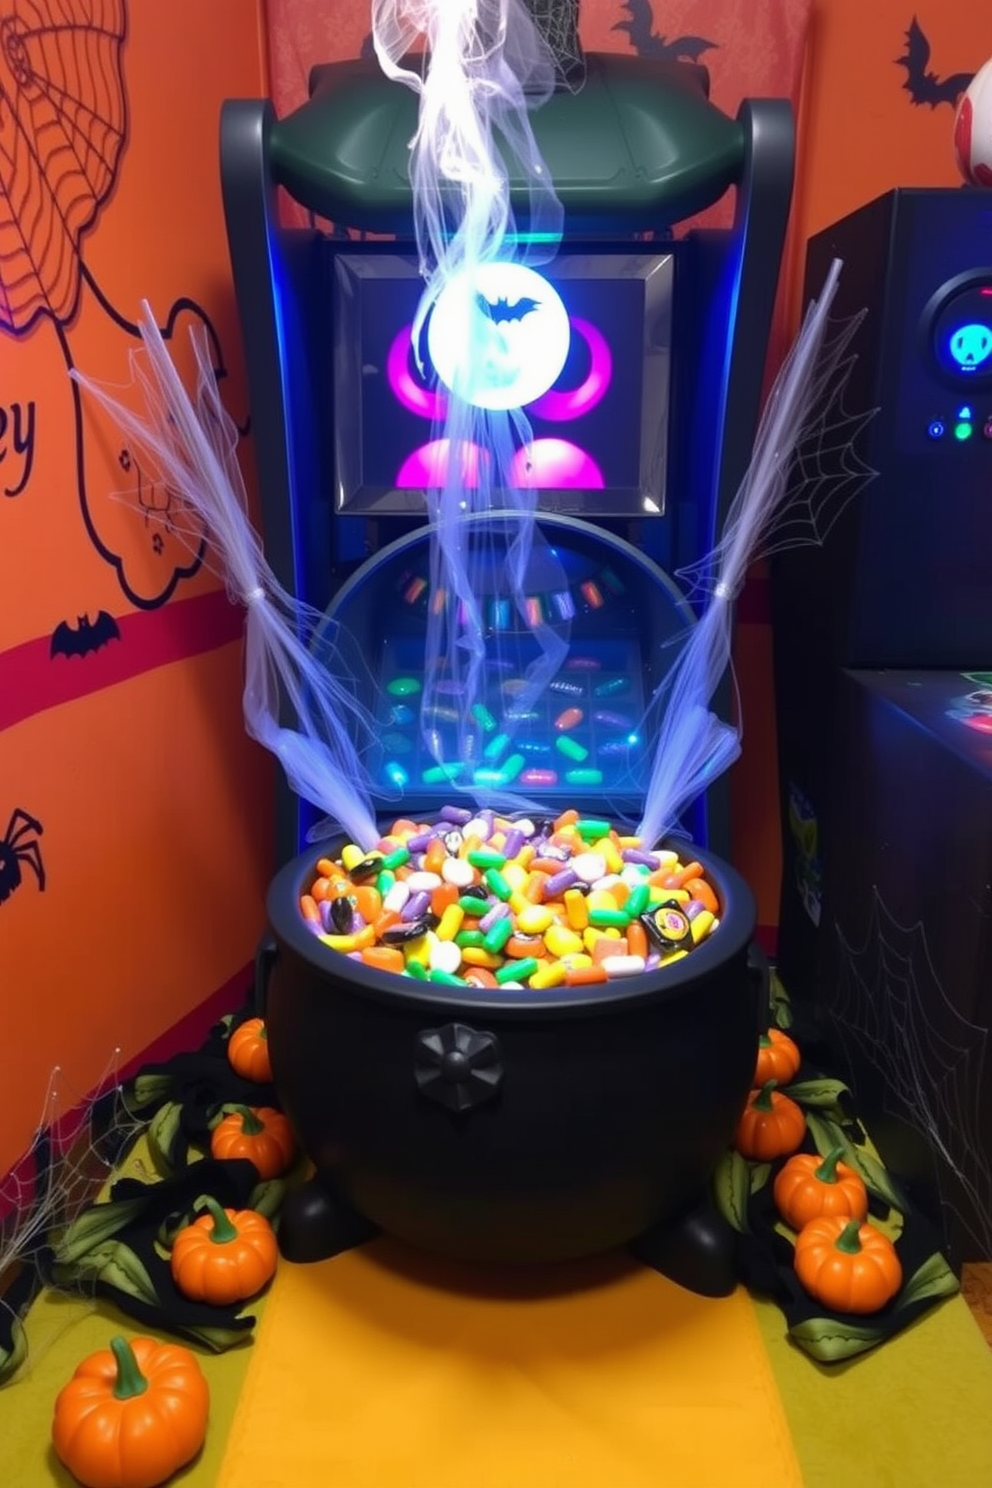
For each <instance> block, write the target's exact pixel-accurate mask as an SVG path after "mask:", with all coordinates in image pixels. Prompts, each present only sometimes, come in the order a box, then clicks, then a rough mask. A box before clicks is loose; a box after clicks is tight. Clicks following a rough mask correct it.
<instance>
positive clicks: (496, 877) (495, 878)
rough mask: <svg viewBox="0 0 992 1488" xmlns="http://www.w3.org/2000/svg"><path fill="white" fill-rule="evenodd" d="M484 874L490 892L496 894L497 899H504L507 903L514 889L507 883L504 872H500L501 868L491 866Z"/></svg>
mask: <svg viewBox="0 0 992 1488" xmlns="http://www.w3.org/2000/svg"><path fill="white" fill-rule="evenodd" d="M484 876H485V880H486V887H487V888H488V889H489V891H490V893H493V894H495V895H496V898H497V899H502V901H503V903H504V904H506V903H507V902H508V900H509V899H510V897H511V896H512V894H513V890H512V889H511V887H510V885H509V884H508V883H507V881H506V879H505V878H504V877H503V875H502V873H500V871H499V869H498V868H490V869H488V871H487V872H486V874H485V875H484Z"/></svg>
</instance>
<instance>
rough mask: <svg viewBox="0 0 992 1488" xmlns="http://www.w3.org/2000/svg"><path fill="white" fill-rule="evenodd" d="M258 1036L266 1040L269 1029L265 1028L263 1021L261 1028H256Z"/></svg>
mask: <svg viewBox="0 0 992 1488" xmlns="http://www.w3.org/2000/svg"><path fill="white" fill-rule="evenodd" d="M258 1036H259V1038H260V1039H265V1040H268V1037H269V1030H268V1029H267V1028H266V1026H265V1024H264V1023H263V1024H262V1026H261V1028H260V1029H259V1030H258Z"/></svg>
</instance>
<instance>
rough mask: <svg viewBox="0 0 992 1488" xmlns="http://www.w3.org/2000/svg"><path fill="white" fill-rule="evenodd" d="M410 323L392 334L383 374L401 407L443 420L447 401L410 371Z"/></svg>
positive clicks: (423, 416)
mask: <svg viewBox="0 0 992 1488" xmlns="http://www.w3.org/2000/svg"><path fill="white" fill-rule="evenodd" d="M412 329H413V328H412V326H404V327H403V329H402V330H401V331H400V332H399V333H398V334H397V335H396V336H394V337H393V344H392V345H391V346H390V348H389V355H388V357H387V358H386V375H387V377H388V378H389V385H390V387H391V388H392V390H393V392H394V393H395V394H396V396H397V398H398V399H399V401H400V402H401V403H402V404H403V407H404V408H409V410H410V412H411V413H416V414H419V416H420V417H421V418H429V419H443V418H444V413H445V408H446V403H447V400H446V399H445V398H443V397H442V396H441V394H440V393H435V392H432V391H431V389H430V388H427V387H424V384H423V383H422V382H418V380H417V378H416V377H414V375H413V373H412V372H411V370H410V352H411V350H412V347H411V344H410V332H411V330H412Z"/></svg>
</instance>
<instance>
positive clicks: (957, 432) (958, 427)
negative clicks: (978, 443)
mask: <svg viewBox="0 0 992 1488" xmlns="http://www.w3.org/2000/svg"><path fill="white" fill-rule="evenodd" d="M974 432H975V426H974V424H971V423H968V422H967V420H966V419H959V420H958V422H957V423H956V424H955V425H954V438H955V439H956V440H958V442H959V443H960V444H963V443H964V442H965V440H966V439H970V438H971V436H972V434H974Z"/></svg>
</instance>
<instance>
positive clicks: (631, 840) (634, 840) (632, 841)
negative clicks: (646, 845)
mask: <svg viewBox="0 0 992 1488" xmlns="http://www.w3.org/2000/svg"><path fill="white" fill-rule="evenodd" d="M643 841H644V839H643V837H618V838H617V846H618V847H621V848H624V847H640V845H641V843H642V842H643Z"/></svg>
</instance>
